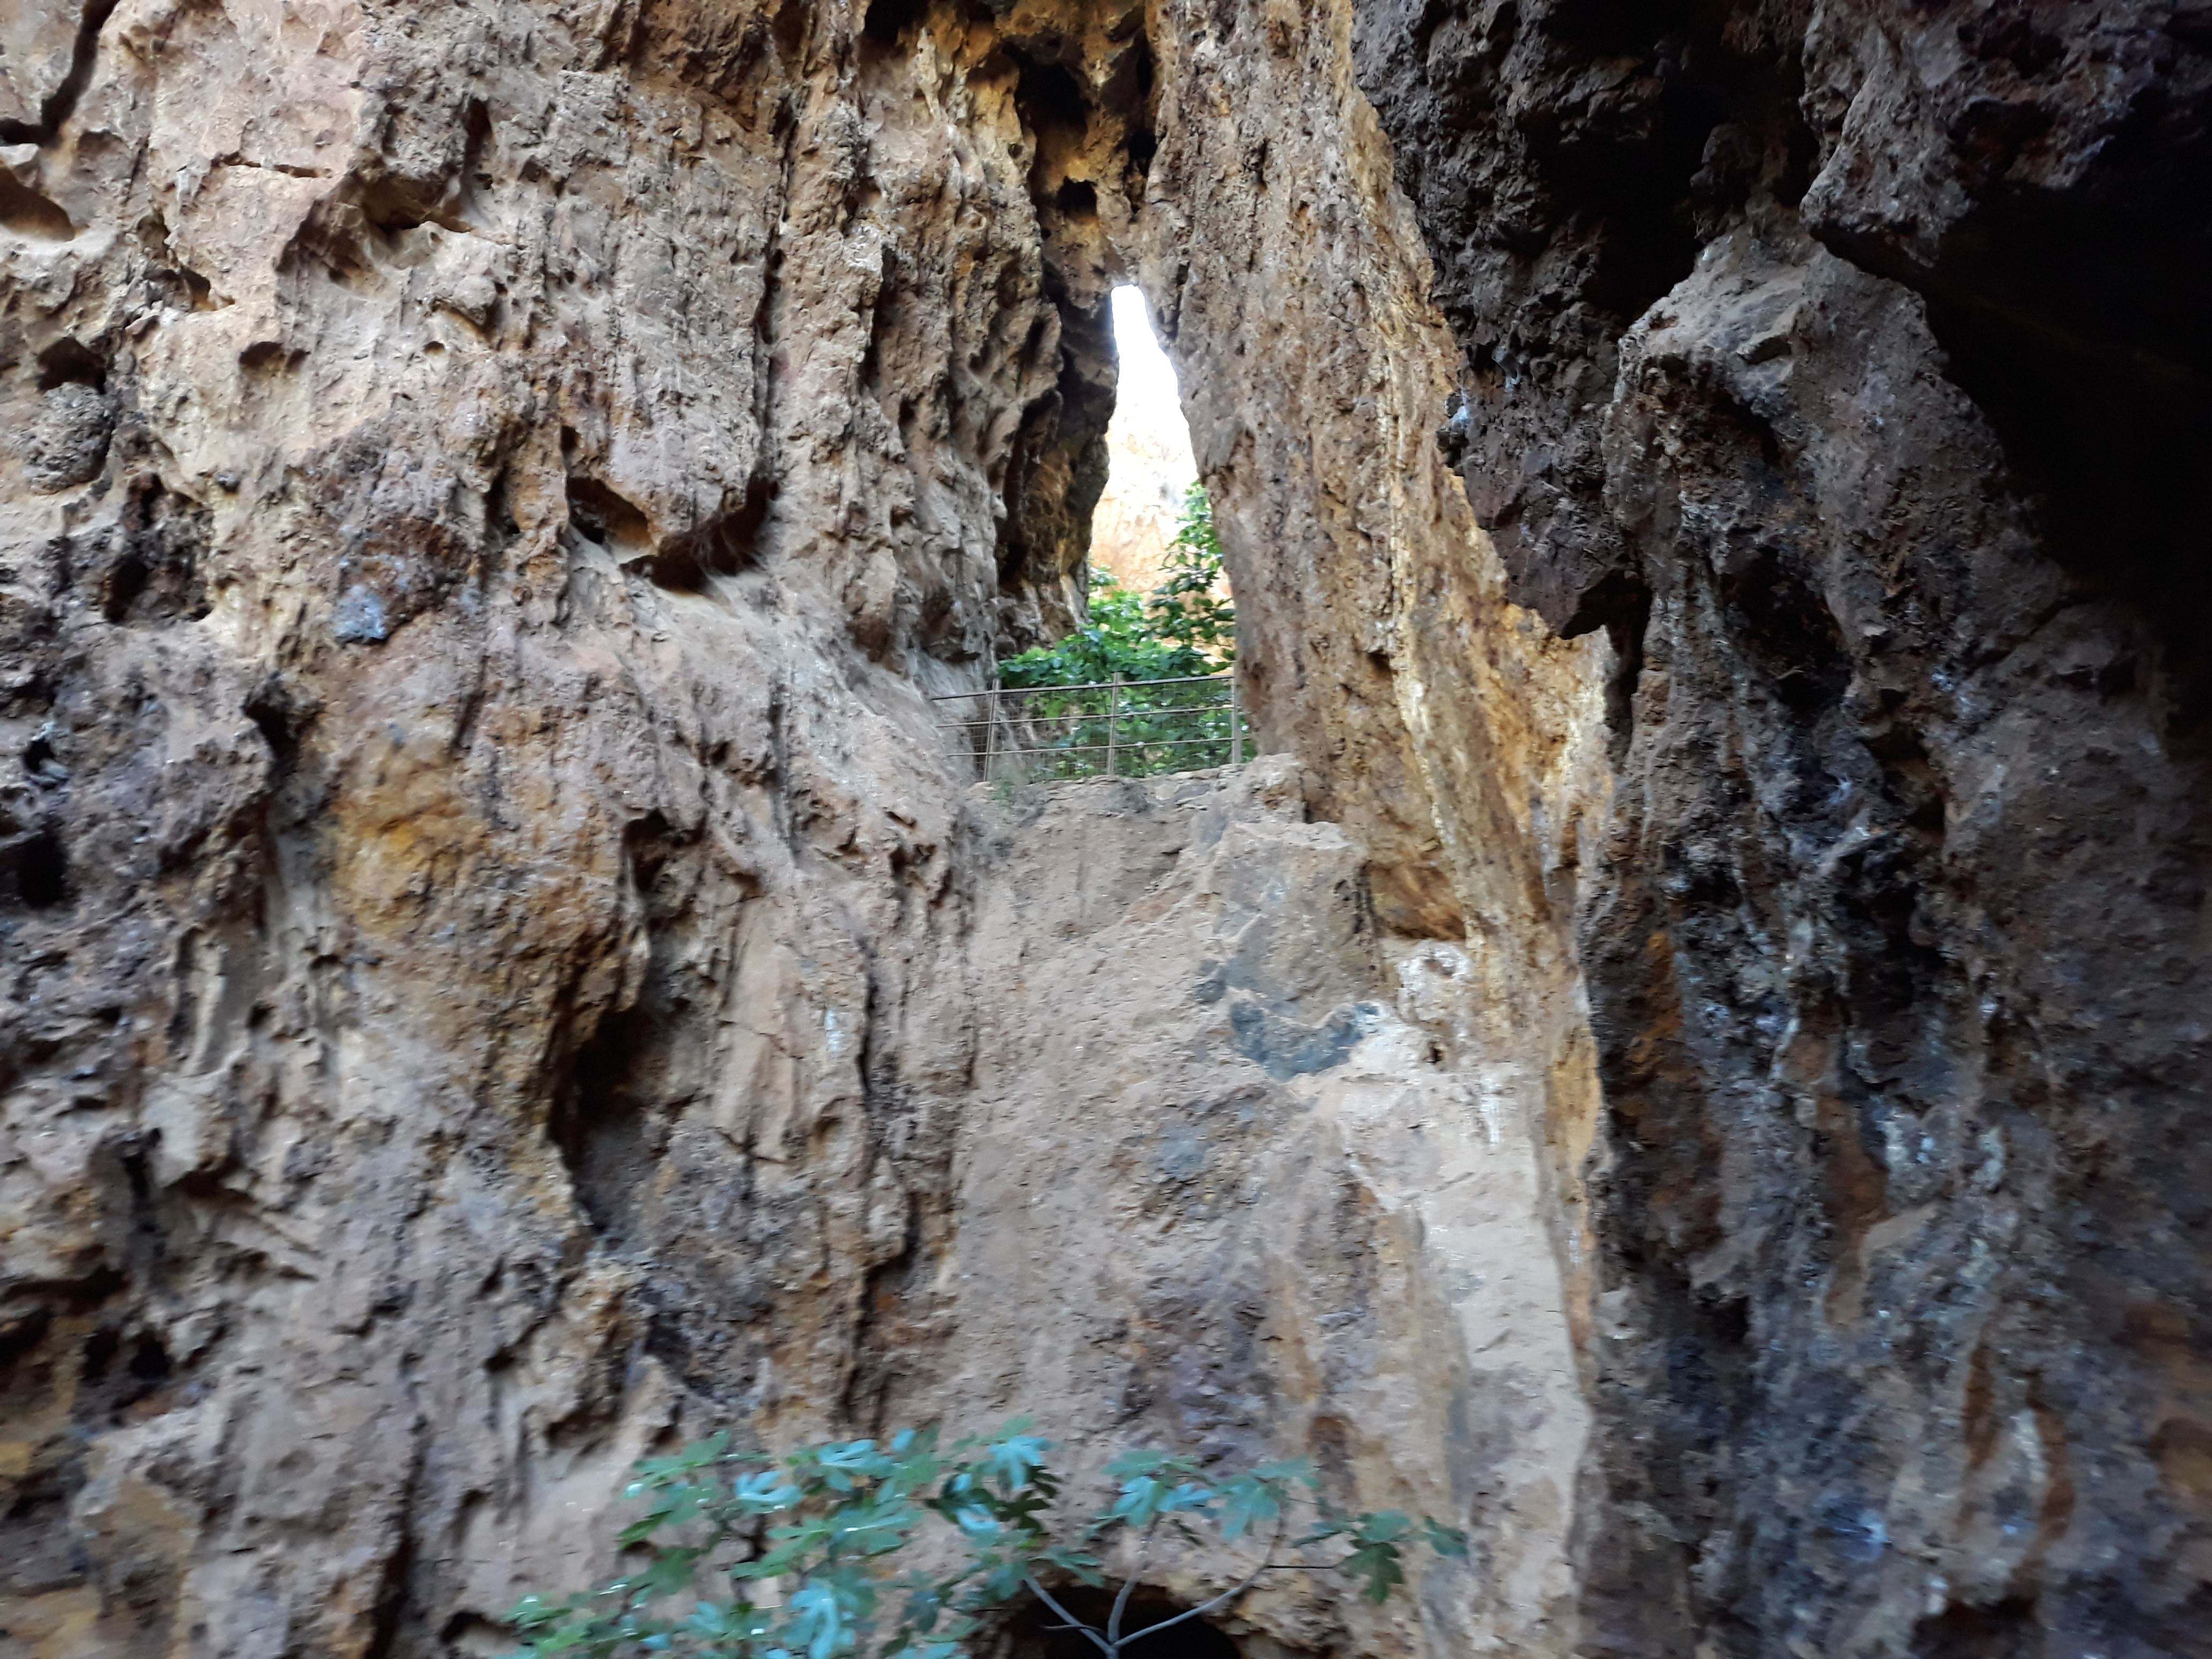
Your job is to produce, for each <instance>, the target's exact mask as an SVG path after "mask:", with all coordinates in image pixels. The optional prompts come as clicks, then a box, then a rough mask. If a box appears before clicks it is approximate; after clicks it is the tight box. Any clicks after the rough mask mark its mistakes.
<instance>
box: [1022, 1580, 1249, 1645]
mask: <svg viewBox="0 0 2212 1659" xmlns="http://www.w3.org/2000/svg"><path fill="white" fill-rule="evenodd" d="M1053 1595H1054V1597H1056V1598H1057V1599H1058V1600H1059V1601H1060V1605H1061V1606H1062V1607H1066V1609H1067V1610H1068V1612H1070V1613H1073V1614H1074V1615H1075V1616H1076V1617H1077V1618H1078V1619H1080V1620H1083V1621H1084V1622H1085V1623H1086V1624H1089V1625H1092V1626H1097V1627H1098V1628H1100V1629H1103V1628H1104V1627H1105V1625H1106V1620H1107V1617H1108V1615H1109V1613H1111V1612H1112V1610H1113V1602H1114V1597H1113V1592H1112V1591H1111V1590H1109V1589H1091V1588H1090V1587H1088V1586H1085V1585H1081V1584H1070V1585H1067V1586H1065V1587H1063V1588H1059V1589H1054V1591H1053ZM1188 1611H1189V1609H1188V1607H1185V1606H1183V1605H1182V1603H1181V1602H1179V1601H1176V1600H1174V1599H1173V1598H1172V1597H1170V1596H1168V1595H1164V1594H1162V1593H1161V1592H1160V1591H1158V1590H1156V1589H1151V1588H1149V1587H1147V1586H1142V1585H1140V1586H1139V1588H1138V1589H1137V1590H1136V1591H1135V1593H1134V1594H1133V1595H1131V1596H1130V1598H1129V1605H1128V1607H1127V1609H1125V1610H1124V1612H1123V1613H1122V1615H1121V1626H1122V1629H1123V1630H1124V1631H1125V1632H1128V1634H1125V1635H1124V1636H1123V1637H1122V1638H1121V1639H1122V1640H1123V1641H1124V1642H1125V1643H1130V1644H1132V1645H1131V1646H1130V1647H1129V1650H1128V1655H1127V1659H1239V1654H1240V1650H1239V1649H1238V1647H1237V1643H1236V1640H1235V1638H1232V1637H1231V1636H1230V1634H1229V1633H1228V1632H1226V1631H1225V1630H1223V1629H1222V1628H1221V1627H1220V1626H1218V1625H1214V1624H1209V1623H1208V1622H1207V1621H1206V1620H1203V1619H1184V1620H1182V1622H1181V1623H1180V1624H1177V1625H1175V1626H1172V1627H1171V1628H1170V1629H1166V1630H1163V1631H1161V1632H1159V1633H1158V1635H1155V1636H1143V1632H1146V1631H1147V1630H1150V1629H1152V1626H1156V1625H1164V1624H1166V1623H1167V1621H1168V1620H1171V1619H1176V1618H1177V1617H1179V1616H1180V1615H1181V1614H1182V1613H1187V1612H1188ZM1138 1637H1142V1639H1141V1640H1138V1639H1135V1638H1138ZM1000 1655H1001V1659H1097V1656H1098V1648H1097V1644H1094V1643H1093V1642H1092V1641H1091V1638H1089V1637H1087V1636H1085V1634H1084V1633H1083V1632H1081V1631H1079V1630H1070V1629H1067V1628H1066V1626H1064V1625H1063V1623H1062V1621H1061V1620H1060V1617H1059V1616H1058V1615H1057V1614H1056V1613H1054V1612H1053V1610H1052V1609H1051V1608H1049V1607H1046V1606H1045V1605H1044V1604H1043V1603H1042V1602H1041V1601H1035V1600H1031V1601H1029V1602H1028V1603H1026V1604H1025V1605H1024V1607H1022V1608H1021V1609H1020V1610H1019V1611H1018V1612H1017V1613H1015V1614H1014V1615H1013V1617H1012V1619H1011V1620H1009V1621H1008V1622H1007V1625H1006V1632H1005V1638H1004V1640H1003V1642H1002V1644H1000Z"/></svg>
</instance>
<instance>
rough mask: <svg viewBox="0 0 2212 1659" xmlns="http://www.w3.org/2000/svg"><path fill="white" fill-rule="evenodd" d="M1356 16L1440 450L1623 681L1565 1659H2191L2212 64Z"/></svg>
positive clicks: (2197, 1407) (2160, 14) (1875, 7)
mask: <svg viewBox="0 0 2212 1659" xmlns="http://www.w3.org/2000/svg"><path fill="white" fill-rule="evenodd" d="M1358 11H1359V23H1358V56H1359V64H1360V73H1361V82H1362V84H1363V86H1364V88H1366V90H1367V92H1368V93H1369V94H1370V96H1371V97H1372V98H1373V100H1374V101H1375V104H1376V107H1377V109H1378V110H1379V112H1380V114H1381V117H1382V120H1383V125H1384V126H1385V128H1386V129H1387V130H1388V131H1389V133H1390V135H1391V137H1392V139H1393V141H1394V143H1395V147H1396V149H1395V154H1396V158H1397V165H1398V171H1399V176H1400V178H1401V181H1402V182H1403V184H1404V185H1405V188H1406V190H1407V193H1408V195H1409V196H1410V197H1412V199H1413V203H1414V204H1415V207H1416V209H1417V211H1418V214H1419V221H1420V224H1421V228H1422V231H1423V233H1424V234H1425V239H1426V240H1427V243H1428V246H1429V249H1430V251H1431V253H1432V255H1433V256H1434V258H1435V259H1436V262H1437V295H1438V298H1439V300H1440V301H1441V303H1442V305H1443V309H1444V311H1445V313H1446V314H1447V315H1448V316H1449V319H1450V320H1451V323H1452V325H1453V327H1454V330H1455V333H1456V334H1457V336H1458V338H1459V341H1460V344H1461V346H1462V349H1463V352H1464V359H1463V364H1462V371H1461V378H1460V383H1459V386H1458V387H1457V389H1456V392H1455V396H1454V398H1453V399H1452V400H1451V401H1450V402H1449V404H1445V405H1443V406H1441V407H1439V408H1437V410H1436V411H1435V414H1436V420H1437V425H1438V428H1439V431H1438V441H1439V442H1440V444H1441V445H1442V446H1443V448H1444V450H1445V451H1446V453H1449V455H1450V456H1451V458H1452V459H1454V461H1455V463H1456V464H1457V465H1459V466H1460V467H1461V469H1462V472H1463V474H1464V476H1465V477H1466V479H1467V482H1468V493H1469V495H1470V497H1471V498H1472V500H1473V501H1474V505H1475V508H1476V511H1477V513H1478V514H1479V515H1480V517H1481V519H1482V520H1483V521H1484V523H1485V524H1486V526H1487V527H1488V528H1489V529H1490V530H1491V532H1492V534H1493V535H1494V536H1495V537H1496V538H1497V540H1498V547H1499V550H1500V552H1501V554H1502V556H1503V557H1504V562H1505V564H1506V566H1507V568H1508V569H1509V570H1510V573H1511V577H1512V586H1511V592H1512V593H1513V595H1514V597H1516V599H1519V600H1520V601H1521V602H1522V603H1524V604H1528V605H1533V606H1534V607H1536V608H1537V609H1538V610H1539V611H1541V612H1542V613H1543V615H1544V616H1545V617H1546V618H1547V620H1548V621H1550V622H1551V623H1553V625H1554V626H1555V627H1558V628H1559V629H1563V630H1565V631H1567V632H1570V633H1574V632H1579V631H1585V630H1604V631H1606V632H1607V633H1608V634H1609V635H1611V637H1612V639H1613V642H1614V645H1615V647H1616V649H1617V651H1618V652H1619V653H1620V664H1621V678H1620V683H1619V685H1618V687H1617V695H1616V702H1615V706H1614V716H1613V753H1614V755H1615V757H1616V759H1617V762H1618V765H1619V781H1618V784H1617V793H1616V794H1615V796H1614V804H1613V813H1612V817H1611V821H1610V823H1609V825H1608V828H1607V834H1606V836H1605V846H1606V849H1607V850H1606V855H1605V857H1604V860H1603V861H1602V862H1601V864H1599V865H1597V866H1595V867H1585V868H1584V870H1583V872H1582V877H1581V906H1582V908H1581V920H1580V927H1579V933H1580V938H1581V944H1582V950H1583V963H1584V968H1585V971H1586V973H1587V975H1588V983H1589V997H1590V1002H1591V1008H1592V1016H1593V1020H1594V1023H1595V1028H1596V1032H1597V1036H1598V1039H1599V1042H1600V1048H1601V1073H1602V1079H1603V1084H1604V1089H1605V1097H1606V1117H1605V1122H1604V1133H1603V1135H1602V1138H1601V1151H1602V1158H1601V1163H1600V1164H1599V1165H1598V1166H1597V1167H1596V1169H1595V1171H1594V1173H1593V1176H1592V1200H1593V1205H1594V1210H1593V1218H1592V1220H1593V1225H1594V1227H1595V1232H1596V1236H1597V1238H1598V1241H1599V1243H1600V1244H1601V1249H1602V1251H1603V1258H1602V1262H1603V1265H1602V1267H1601V1273H1600V1285H1599V1286H1598V1289H1599V1291H1600V1300H1601V1309H1602V1315H1601V1325H1600V1340H1598V1342H1597V1344H1596V1346H1595V1350H1594V1353H1595V1358H1596V1360H1597V1361H1598V1364H1599V1370H1598V1375H1597V1386H1596V1394H1595V1400H1596V1402H1597V1407H1598V1411H1599V1426H1598V1430H1597V1436H1596V1440H1595V1448H1594V1452H1593V1456H1592V1460H1591V1462H1590V1465H1589V1485H1588V1490H1589V1493H1590V1495H1591V1499H1592V1501H1591V1502H1590V1504H1589V1507H1588V1509H1587V1510H1586V1511H1585V1512H1584V1514H1583V1516H1582V1525H1583V1528H1584V1537H1585V1539H1586V1545H1585V1560H1586V1572H1587V1578H1586V1582H1585V1584H1584V1588H1583V1635H1582V1638H1581V1641H1582V1646H1583V1650H1586V1651H1589V1652H1591V1653H1618V1654H1639V1655H1641V1654H1657V1653H1667V1654H1682V1655H1687V1654H1690V1653H1692V1652H1715V1651H1717V1652H1730V1653H1741V1654H1745V1655H1750V1654H1760V1655H1766V1654H1783V1653H1820V1654H1823V1655H1835V1656H1841V1655H1851V1654H1875V1653H1881V1654H1905V1653H1911V1654H1925V1655H1929V1656H1936V1655H1953V1654H1962V1653H1976V1654H1981V1653H1988V1654H2000V1653H2002V1654H2026V1653H2031V1652H2033V1653H2038V1654H2053V1655H2055V1654H2081V1655H2087V1654H2092V1653H2093V1654H2100V1655H2111V1654H2116V1653H2122V1652H2127V1653H2142V1654H2149V1653H2160V1654H2166V1653H2176V1654H2178V1653H2184V1652H2194V1651H2198V1650H2201V1649H2202V1646H2203V1640H2204V1632H2205V1630H2206V1629H2207V1628H2208V1620H2212V1580H2208V1569H2207V1566H2206V1562H2207V1559H2208V1551H2212V1485H2208V1483H2207V1481H2206V1480H2205V1478H2204V1469H2205V1467H2206V1464H2205V1451H2204V1449H2205V1447H2206V1446H2207V1445H2208V1444H2212V1392H2208V1381H2209V1380H2212V1372H2209V1371H2208V1370H2207V1364H2206V1358H2205V1356H2206V1348H2205V1342H2204V1328H2205V1321H2206V1318H2207V1315H2208V1310H2212V1235H2208V1233H2207V1231H2206V1228H2205V1225H2204V1224H2205V1219H2206V1204H2207V1201H2208V1195H2212V1162H2208V1152H2207V1146H2208V1143H2207V1141H2206V1139H2205V1138H2204V1137H2203V1134H2202V1133H2199V1125H2200V1124H2201V1121H2202V1120H2203V1114H2204V1109H2205V1105H2206V1095H2207V1088H2206V1081H2205V1079H2206V1077H2207V1075H2208V1073H2207V1060H2208V1054H2207V1042H2208V1036H2207V1028H2206V1025H2205V1022H2204V1018H2203V1012H2204V987H2205V985H2206V983H2207V969H2208V961H2207V958H2208V955H2212V946H2208V937H2207V933H2206V929H2205V910H2204V898H2205V883H2206V875H2207V869H2208V861H2212V823H2208V815H2212V776H2208V766H2212V747H2208V744H2212V735H2209V734H2212V728H2208V726H2207V716H2208V713H2212V710H2208V706H2207V692H2208V685H2212V681H2208V678H2207V674H2206V661H2205V658H2204V655H2203V647H2202V641H2201V637H2200V636H2199V635H2198V632H2197V630H2196V629H2195V628H2194V627H2193V625H2192V624H2191V620H2190V619H2191V618H2192V617H2195V616H2197V614H2199V613H2200V612H2201V611H2202V608H2203V599H2204V598H2205V591H2204V580H2205V577H2204V572H2205V571H2206V570H2207V569H2208V568H2212V565H2208V562H2207V557H2206V555H2207V552H2208V547H2207V542H2208V539H2212V517H2208V508H2207V506H2206V497H2205V495H2204V492H2203V489H2201V488H2200V487H2199V485H2198V483H2197V474H2198V472H2199V471H2200V469H2199V467H2198V466H2197V464H2196V462H2195V461H2194V460H2193V459H2191V458H2192V457H2194V456H2196V455H2197V454H2198V453H2201V452H2202V451H2203V448H2204V446H2205V443H2206V441H2207V438H2208V436H2212V328H2208V323H2207V317H2206V313H2205V310H2204V307H2203V303H2202V296H2203V294H2204V293H2205V291H2206V289H2207V283H2208V281H2212V263H2208V260H2212V253H2209V252H2208V250H2212V151H2209V150H2208V142H2212V141H2208V138H2207V133H2208V126H2207V118H2208V115H2212V56H2208V52H2212V36H2208V34H2207V33H2206V31H2205V29H2204V28H2203V26H2202V24H2201V22H2200V21H2193V19H2192V16H2191V14H2189V13H2187V11H2186V10H2185V9H2176V8H2174V7H2172V6H2170V5H2166V4H2162V3H2142V4H2124V5H2119V6H2099V7H2087V6H2080V7H2070V6H2055V7H2054V6H2038V7H2027V6H2019V7H2011V6H1996V7H1990V6H1973V5H1965V4H1957V5H1953V4H1938V5H1933V6H1928V5H1920V6H1911V7H1905V6H1894V5H1887V4H1881V3H1854V0H1834V3H1828V0H1824V3H1815V4H1809V5H1756V4H1742V5H1731V6H1723V7H1719V8H1711V7H1705V8H1693V7H1687V6H1657V7H1643V6H1636V7H1624V6H1595V7H1593V6H1586V5H1578V4H1567V3H1538V4H1522V5H1519V6H1494V5H1483V4H1474V3H1464V4H1449V3H1447V4H1431V5H1427V6H1425V7H1423V6H1413V5H1403V4H1399V3H1395V0H1361V3H1360V4H1359V6H1358ZM1444 810H1446V811H1448V810H1449V809H1448V807H1447V808H1446V809H1444Z"/></svg>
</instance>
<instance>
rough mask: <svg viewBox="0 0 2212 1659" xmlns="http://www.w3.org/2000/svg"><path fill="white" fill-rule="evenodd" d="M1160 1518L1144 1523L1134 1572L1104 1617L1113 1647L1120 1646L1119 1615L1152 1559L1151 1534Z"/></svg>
mask: <svg viewBox="0 0 2212 1659" xmlns="http://www.w3.org/2000/svg"><path fill="white" fill-rule="evenodd" d="M1159 1524H1160V1517H1159V1516H1157V1515H1156V1516H1153V1517H1152V1519H1151V1520H1150V1521H1148V1522H1146V1523H1145V1535H1144V1537H1143V1539H1142V1540H1141V1541H1139V1543H1138V1545H1137V1565H1136V1569H1135V1571H1133V1572H1131V1573H1130V1575H1129V1576H1128V1577H1127V1578H1125V1579H1123V1580H1122V1581H1121V1594H1120V1595H1117V1596H1115V1598H1114V1611H1113V1612H1112V1613H1109V1614H1108V1615H1107V1616H1106V1640H1107V1642H1108V1643H1109V1644H1110V1645H1112V1646H1114V1647H1119V1646H1121V1615H1122V1613H1125V1612H1126V1611H1127V1609H1128V1606H1129V1597H1130V1595H1131V1594H1132V1593H1133V1592H1134V1590H1135V1589H1136V1588H1137V1580H1139V1578H1142V1577H1144V1576H1145V1564H1146V1562H1147V1561H1148V1560H1150V1559H1152V1534H1153V1533H1154V1532H1156V1531H1158V1528H1159Z"/></svg>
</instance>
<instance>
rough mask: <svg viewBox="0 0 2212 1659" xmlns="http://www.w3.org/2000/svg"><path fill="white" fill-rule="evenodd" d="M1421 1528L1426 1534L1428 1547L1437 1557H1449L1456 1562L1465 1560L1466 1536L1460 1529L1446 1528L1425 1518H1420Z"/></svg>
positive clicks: (1441, 1523)
mask: <svg viewBox="0 0 2212 1659" xmlns="http://www.w3.org/2000/svg"><path fill="white" fill-rule="evenodd" d="M1421 1528H1422V1530H1423V1531H1424V1532H1425V1534H1427V1537H1428V1541H1429V1547H1430V1548H1431V1549H1432V1550H1434V1551H1435V1552H1436V1553H1437V1554H1438V1555H1449V1556H1450V1557H1451V1558H1452V1559H1455V1560H1458V1561H1464V1560H1466V1559H1467V1534H1466V1533H1465V1532H1464V1531H1462V1529H1461V1528H1457V1527H1447V1526H1445V1525H1444V1524H1443V1522H1440V1521H1431V1519H1430V1518H1429V1517H1428V1516H1422V1517H1421Z"/></svg>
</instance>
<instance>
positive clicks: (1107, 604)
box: [999, 483, 1237, 686]
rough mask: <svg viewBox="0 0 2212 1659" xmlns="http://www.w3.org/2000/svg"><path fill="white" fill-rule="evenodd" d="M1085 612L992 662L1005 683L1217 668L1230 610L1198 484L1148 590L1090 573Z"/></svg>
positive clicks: (1227, 652) (1230, 649) (1229, 636)
mask: <svg viewBox="0 0 2212 1659" xmlns="http://www.w3.org/2000/svg"><path fill="white" fill-rule="evenodd" d="M1090 611H1091V614H1090V617H1088V619H1087V620H1085V623H1084V624H1083V626H1082V627H1080V628H1079V629H1076V630H1075V631H1074V632H1073V634H1070V635H1068V636H1067V637H1066V639H1064V640H1062V641H1060V642H1059V643H1058V644H1056V645H1041V646H1039V647H1036V649H1035V650H1031V651H1024V652H1023V653H1022V654H1021V655H1020V656H1018V657H1009V658H1008V659H1006V661H1004V662H1002V663H1000V665H999V683H1000V684H1001V685H1007V686H1037V685H1094V684H1099V683H1101V682H1103V681H1107V680H1115V679H1121V680H1166V679H1179V678H1185V677H1188V676H1192V675H1198V674H1218V673H1220V672H1222V671H1224V670H1225V669H1226V668H1228V667H1230V666H1231V664H1232V663H1233V661H1234V660H1235V657H1236V650H1237V611H1236V608H1235V606H1234V605H1232V604H1231V601H1230V600H1229V599H1228V598H1227V596H1226V595H1225V592H1223V589H1222V576H1221V543H1220V540H1219V539H1218V538H1217V537H1216V536H1215V534H1214V530H1213V507H1212V503H1211V502H1210V501H1207V500H1206V487H1205V486H1204V485H1203V484H1196V483H1194V484H1193V485H1191V487H1190V489H1189V490H1188V492H1187V493H1186V494H1185V495H1184V497H1183V511H1182V520H1181V521H1180V523H1179V524H1178V525H1177V526H1176V534H1175V539H1174V540H1173V541H1171V542H1170V543H1169V544H1168V557H1167V576H1166V580H1164V581H1163V582H1162V583H1161V584H1160V586H1158V587H1156V588H1154V589H1153V590H1152V592H1151V594H1149V595H1141V594H1139V593H1138V592H1135V591H1134V590H1133V589H1131V588H1127V587H1124V586H1122V585H1121V583H1120V582H1118V581H1116V580H1115V579H1114V576H1113V574H1112V573H1111V572H1110V571H1105V570H1093V571H1092V572H1091V605H1090Z"/></svg>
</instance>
